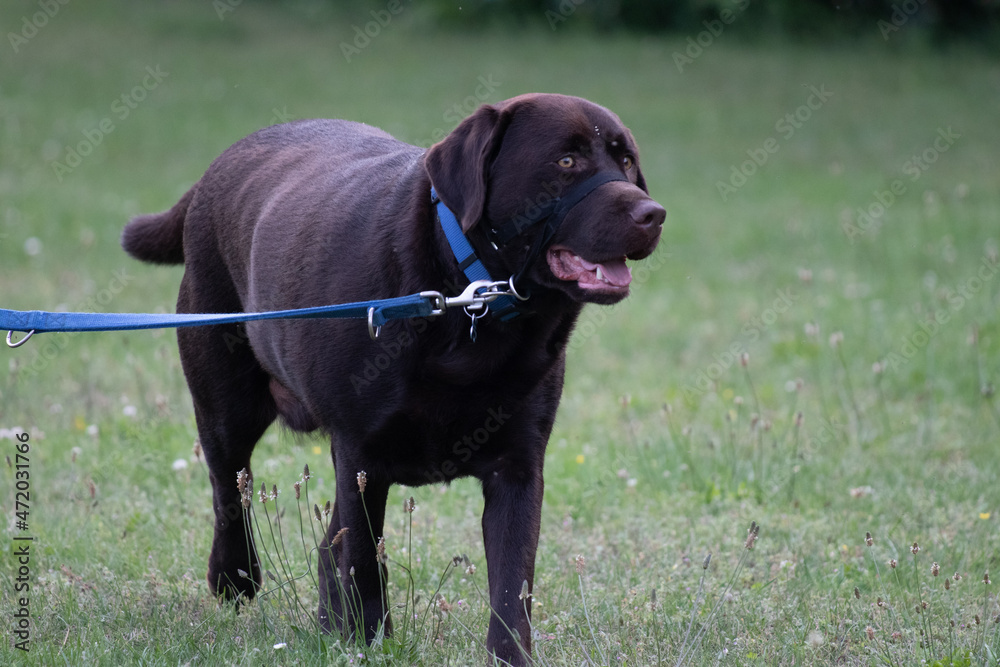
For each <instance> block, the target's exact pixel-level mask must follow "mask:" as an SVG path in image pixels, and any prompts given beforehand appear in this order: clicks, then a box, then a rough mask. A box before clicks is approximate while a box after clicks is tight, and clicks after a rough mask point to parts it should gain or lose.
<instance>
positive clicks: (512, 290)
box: [507, 276, 528, 301]
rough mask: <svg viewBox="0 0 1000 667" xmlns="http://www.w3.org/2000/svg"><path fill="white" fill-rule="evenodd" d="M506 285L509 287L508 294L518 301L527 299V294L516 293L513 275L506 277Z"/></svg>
mask: <svg viewBox="0 0 1000 667" xmlns="http://www.w3.org/2000/svg"><path fill="white" fill-rule="evenodd" d="M507 287H508V288H510V295H511V296H512V297H514V298H515V299H517V300H518V301H527V300H528V297H527V296H521V295H520V294H518V293H517V288H516V287H514V276H511V277H510V278H508V279H507Z"/></svg>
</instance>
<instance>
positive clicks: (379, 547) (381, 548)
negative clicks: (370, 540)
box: [375, 537, 389, 565]
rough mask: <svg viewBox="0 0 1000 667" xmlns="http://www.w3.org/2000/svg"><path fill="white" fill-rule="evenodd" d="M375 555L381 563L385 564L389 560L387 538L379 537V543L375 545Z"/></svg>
mask: <svg viewBox="0 0 1000 667" xmlns="http://www.w3.org/2000/svg"><path fill="white" fill-rule="evenodd" d="M375 557H376V560H378V562H379V563H381V564H382V565H385V564H386V562H387V561H388V560H389V557H388V556H387V555H386V554H385V538H384V537H380V538H378V544H376V545H375Z"/></svg>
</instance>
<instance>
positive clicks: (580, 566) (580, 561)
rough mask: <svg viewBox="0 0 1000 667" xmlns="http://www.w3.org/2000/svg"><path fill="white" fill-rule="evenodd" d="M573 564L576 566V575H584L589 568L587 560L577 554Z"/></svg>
mask: <svg viewBox="0 0 1000 667" xmlns="http://www.w3.org/2000/svg"><path fill="white" fill-rule="evenodd" d="M573 562H574V563H575V564H576V573H577V574H583V571H584V569H586V567H587V559H586V558H584V557H583V555H581V554H577V556H576V558H574V559H573Z"/></svg>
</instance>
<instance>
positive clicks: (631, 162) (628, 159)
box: [622, 155, 635, 171]
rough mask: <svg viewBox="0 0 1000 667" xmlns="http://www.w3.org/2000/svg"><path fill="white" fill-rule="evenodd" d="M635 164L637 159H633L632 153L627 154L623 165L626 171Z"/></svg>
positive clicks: (623, 159)
mask: <svg viewBox="0 0 1000 667" xmlns="http://www.w3.org/2000/svg"><path fill="white" fill-rule="evenodd" d="M634 165H635V160H633V159H632V156H631V155H626V156H625V157H624V158H622V166H623V167H625V171H628V170H629V169H631V168H632V167H633V166H634Z"/></svg>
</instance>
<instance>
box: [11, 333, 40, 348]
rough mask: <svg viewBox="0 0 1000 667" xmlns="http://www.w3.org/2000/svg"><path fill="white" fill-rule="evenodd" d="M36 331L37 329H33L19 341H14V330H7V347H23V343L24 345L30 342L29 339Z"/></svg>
mask: <svg viewBox="0 0 1000 667" xmlns="http://www.w3.org/2000/svg"><path fill="white" fill-rule="evenodd" d="M34 333H35V330H34V329H32V330H31V331H29V332H28V333H27V334H25V336H24V338H22V339H21V340H19V341H17V342H16V343H15V342H14V332H13V331H8V332H7V347H9V348H11V349H14V348H15V347H21V346H22V345H24V344H25V343H27V342H28V339H29V338H31V336H32V335H33V334H34Z"/></svg>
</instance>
